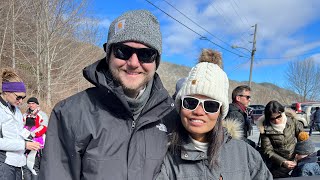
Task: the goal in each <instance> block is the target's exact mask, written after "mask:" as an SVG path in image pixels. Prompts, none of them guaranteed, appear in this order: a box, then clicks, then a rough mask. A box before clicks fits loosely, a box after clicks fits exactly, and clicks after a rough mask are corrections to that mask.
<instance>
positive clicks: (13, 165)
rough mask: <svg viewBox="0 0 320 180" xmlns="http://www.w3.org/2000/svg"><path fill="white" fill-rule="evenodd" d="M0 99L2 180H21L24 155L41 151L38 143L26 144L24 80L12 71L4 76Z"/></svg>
mask: <svg viewBox="0 0 320 180" xmlns="http://www.w3.org/2000/svg"><path fill="white" fill-rule="evenodd" d="M1 80H2V92H1V95H0V179H1V180H16V179H22V172H21V167H22V166H24V165H25V164H26V157H25V155H24V152H25V150H26V149H28V150H35V151H36V150H38V149H39V148H40V145H39V143H37V142H28V141H25V140H24V138H25V135H24V133H23V132H24V131H23V121H22V119H23V117H22V113H21V111H20V110H19V108H18V106H19V105H20V104H21V103H22V101H23V99H24V98H25V97H26V87H25V84H24V83H23V81H22V79H21V78H20V77H19V76H18V75H17V74H16V73H15V72H14V71H13V70H11V69H3V70H2V73H1Z"/></svg>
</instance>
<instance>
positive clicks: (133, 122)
mask: <svg viewBox="0 0 320 180" xmlns="http://www.w3.org/2000/svg"><path fill="white" fill-rule="evenodd" d="M135 127H136V122H135V121H134V120H132V124H131V128H132V129H134V128H135Z"/></svg>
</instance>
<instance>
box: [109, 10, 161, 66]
mask: <svg viewBox="0 0 320 180" xmlns="http://www.w3.org/2000/svg"><path fill="white" fill-rule="evenodd" d="M128 41H133V42H139V43H142V44H145V45H146V46H148V47H150V48H154V49H156V50H157V51H158V53H159V57H158V58H157V60H156V65H157V67H158V66H159V63H160V56H161V52H162V37H161V32H160V24H159V21H158V20H157V18H156V17H155V16H154V15H153V14H152V13H151V12H150V11H147V10H133V11H128V12H126V13H124V14H122V15H121V16H119V17H118V18H117V19H115V20H114V21H113V22H112V23H111V24H110V27H109V32H108V40H107V43H106V44H104V48H105V51H106V53H107V55H106V57H107V61H108V58H109V56H110V51H111V50H110V47H111V45H112V44H114V43H118V42H128Z"/></svg>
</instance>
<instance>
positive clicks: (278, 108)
mask: <svg viewBox="0 0 320 180" xmlns="http://www.w3.org/2000/svg"><path fill="white" fill-rule="evenodd" d="M283 112H284V107H283V106H282V105H281V104H280V103H279V102H278V101H270V102H269V103H268V104H267V105H266V107H265V109H264V116H265V119H266V121H267V122H270V118H271V116H272V114H273V113H283Z"/></svg>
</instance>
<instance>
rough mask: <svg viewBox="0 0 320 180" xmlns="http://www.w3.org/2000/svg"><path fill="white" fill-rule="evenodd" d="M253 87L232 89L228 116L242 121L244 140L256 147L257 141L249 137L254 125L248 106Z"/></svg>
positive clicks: (245, 86)
mask: <svg viewBox="0 0 320 180" xmlns="http://www.w3.org/2000/svg"><path fill="white" fill-rule="evenodd" d="M250 94H251V88H250V87H249V86H247V85H241V86H237V87H236V88H235V89H234V90H233V91H232V103H231V104H230V105H229V112H228V115H227V118H232V119H235V120H237V121H238V122H240V124H241V129H242V131H243V134H244V136H243V138H242V139H243V140H244V141H246V142H247V143H248V144H250V145H251V146H252V147H255V146H256V145H255V142H253V141H251V140H250V139H248V136H249V135H250V134H251V130H252V125H251V122H250V120H249V119H248V111H247V107H248V106H249V104H250V101H251V95H250Z"/></svg>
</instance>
